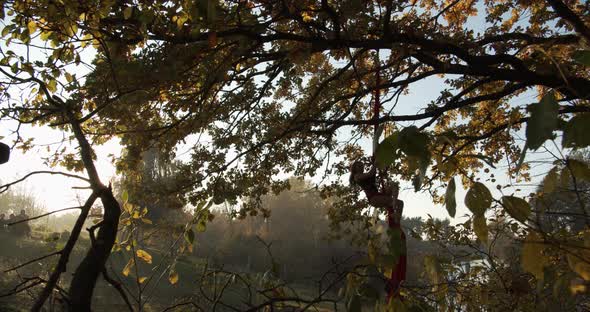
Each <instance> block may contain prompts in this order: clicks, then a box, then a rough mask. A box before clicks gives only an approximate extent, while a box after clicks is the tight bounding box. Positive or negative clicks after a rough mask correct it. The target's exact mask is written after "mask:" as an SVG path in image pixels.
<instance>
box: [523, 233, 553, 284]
mask: <svg viewBox="0 0 590 312" xmlns="http://www.w3.org/2000/svg"><path fill="white" fill-rule="evenodd" d="M544 250H545V245H543V242H542V237H541V235H539V234H538V233H537V232H530V233H529V234H528V235H527V237H526V238H525V240H524V245H523V247H522V259H521V263H522V268H523V269H524V270H525V271H527V272H529V273H531V274H533V275H534V276H535V277H536V278H537V280H543V277H544V271H543V269H544V267H545V266H546V265H547V257H546V256H545V255H544V253H543V251H544Z"/></svg>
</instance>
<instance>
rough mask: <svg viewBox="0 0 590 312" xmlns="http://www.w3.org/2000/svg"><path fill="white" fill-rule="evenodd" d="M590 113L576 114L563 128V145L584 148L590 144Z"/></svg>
mask: <svg viewBox="0 0 590 312" xmlns="http://www.w3.org/2000/svg"><path fill="white" fill-rule="evenodd" d="M588 134H590V113H584V114H579V115H576V116H574V117H573V118H572V119H570V120H569V121H568V122H567V124H566V125H565V129H564V130H563V140H562V141H561V144H562V146H563V147H564V148H565V147H572V148H583V147H586V146H589V145H590V135H588Z"/></svg>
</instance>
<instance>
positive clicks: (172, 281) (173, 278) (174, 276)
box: [168, 272, 178, 285]
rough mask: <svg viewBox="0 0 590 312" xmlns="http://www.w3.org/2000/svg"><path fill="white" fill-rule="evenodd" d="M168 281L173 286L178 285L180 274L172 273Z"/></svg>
mask: <svg viewBox="0 0 590 312" xmlns="http://www.w3.org/2000/svg"><path fill="white" fill-rule="evenodd" d="M168 281H169V282H170V284H172V285H174V284H176V283H178V273H176V272H170V275H168Z"/></svg>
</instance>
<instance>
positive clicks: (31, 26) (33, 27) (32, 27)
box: [27, 20, 37, 35]
mask: <svg viewBox="0 0 590 312" xmlns="http://www.w3.org/2000/svg"><path fill="white" fill-rule="evenodd" d="M27 29H28V30H29V34H31V35H32V34H33V33H34V32H35V30H37V23H35V21H33V20H31V21H29V22H28V23H27Z"/></svg>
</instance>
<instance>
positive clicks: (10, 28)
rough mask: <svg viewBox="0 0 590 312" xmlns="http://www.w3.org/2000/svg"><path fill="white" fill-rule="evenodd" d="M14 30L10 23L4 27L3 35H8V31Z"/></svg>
mask: <svg viewBox="0 0 590 312" xmlns="http://www.w3.org/2000/svg"><path fill="white" fill-rule="evenodd" d="M11 30H12V27H11V26H10V25H8V26H6V27H4V28H2V37H6V35H8V33H9V32H10V31H11Z"/></svg>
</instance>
